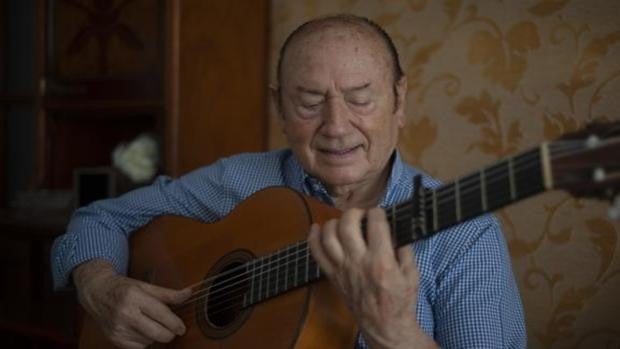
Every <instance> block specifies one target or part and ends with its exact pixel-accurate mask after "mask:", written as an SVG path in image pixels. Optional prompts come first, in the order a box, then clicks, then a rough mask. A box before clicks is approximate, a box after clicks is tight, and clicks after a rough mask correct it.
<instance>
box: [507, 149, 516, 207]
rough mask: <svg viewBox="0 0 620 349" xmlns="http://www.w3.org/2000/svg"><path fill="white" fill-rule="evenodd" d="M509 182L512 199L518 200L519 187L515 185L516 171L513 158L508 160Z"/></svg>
mask: <svg viewBox="0 0 620 349" xmlns="http://www.w3.org/2000/svg"><path fill="white" fill-rule="evenodd" d="M508 180H509V181H510V199H511V200H512V201H514V200H516V199H517V186H516V184H515V171H514V163H513V161H512V157H510V158H508Z"/></svg>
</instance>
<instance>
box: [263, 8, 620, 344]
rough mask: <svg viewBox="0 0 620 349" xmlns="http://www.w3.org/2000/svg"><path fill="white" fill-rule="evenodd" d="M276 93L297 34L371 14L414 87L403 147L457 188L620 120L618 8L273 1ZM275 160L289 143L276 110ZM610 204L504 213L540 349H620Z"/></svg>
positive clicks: (618, 272)
mask: <svg viewBox="0 0 620 349" xmlns="http://www.w3.org/2000/svg"><path fill="white" fill-rule="evenodd" d="M271 11H272V13H271V15H272V19H271V25H272V42H271V45H272V46H271V68H270V74H271V75H270V76H271V81H274V77H275V72H274V70H275V59H276V57H277V55H278V49H279V47H280V45H281V43H282V41H283V40H284V38H285V36H286V35H287V34H288V33H289V32H290V31H291V30H293V29H294V28H295V27H296V26H297V25H299V24H300V23H302V22H303V21H305V20H307V19H309V18H313V17H315V16H319V15H324V14H329V13H336V12H351V13H355V14H359V15H363V16H367V17H369V18H371V19H373V20H375V21H377V22H378V23H380V24H381V25H383V26H384V27H385V28H386V30H387V31H388V32H389V33H390V34H391V35H392V36H393V38H394V39H395V41H396V45H397V46H398V48H399V50H400V52H401V59H402V63H403V68H404V69H405V70H406V72H407V74H408V77H409V92H408V95H407V97H408V106H407V112H408V116H409V120H408V125H407V127H406V129H405V130H404V132H402V135H401V143H400V149H401V151H402V152H403V154H404V157H405V158H406V159H407V160H408V161H409V162H411V163H413V164H415V165H416V166H419V167H421V168H422V169H424V170H426V171H427V172H429V173H431V174H433V175H435V176H437V177H439V178H441V179H443V180H449V179H453V178H456V177H459V176H461V175H463V174H466V173H467V172H469V171H472V170H475V169H477V168H478V167H481V166H484V165H486V164H489V163H491V162H493V161H496V160H498V159H500V158H503V157H505V156H508V155H511V154H515V153H517V152H519V151H523V150H526V149H528V148H530V147H533V146H535V145H537V144H538V143H540V142H542V141H544V140H549V139H553V138H555V137H556V136H558V135H560V134H561V133H563V132H566V131H571V130H574V129H576V128H579V127H581V126H583V125H584V124H585V123H586V122H588V121H591V120H609V119H615V120H618V119H620V102H618V101H619V98H620V2H619V1H615V0H610V1H606V0H531V1H519V0H503V1H502V0H497V1H482V0H480V1H459V0H444V1H438V0H437V1H425V0H417V1H414V0H409V1H404V0H403V1H387V0H383V1H371V0H338V1H333V0H307V1H285V0H272V9H271ZM270 120H271V121H270V125H271V133H270V136H269V142H270V147H271V148H277V147H281V146H283V145H284V144H285V143H284V139H283V137H282V135H281V133H280V130H279V129H278V126H277V119H276V116H275V113H274V112H273V110H272V111H271V118H270ZM606 207H607V206H606V205H604V204H601V203H597V202H593V201H588V200H575V199H573V198H571V197H570V196H568V195H567V194H565V193H563V192H550V193H546V194H543V195H540V196H538V197H536V198H533V199H529V200H527V201H525V202H522V203H519V204H516V205H513V206H512V207H510V208H508V209H505V210H501V211H499V212H498V213H497V214H498V216H499V217H500V218H501V220H502V222H503V227H504V232H505V235H506V239H507V240H508V243H509V246H510V250H511V254H512V257H513V264H514V270H515V274H516V277H517V280H518V282H519V286H520V289H521V294H522V297H523V301H524V305H525V311H526V320H527V328H528V335H529V346H530V347H531V348H602V347H618V346H620V252H618V251H617V250H618V246H619V243H618V238H619V231H620V224H618V223H617V222H610V221H609V220H608V219H606V216H605V212H606Z"/></svg>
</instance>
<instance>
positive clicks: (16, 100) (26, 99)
mask: <svg viewBox="0 0 620 349" xmlns="http://www.w3.org/2000/svg"><path fill="white" fill-rule="evenodd" d="M34 102H35V97H34V96H0V104H32V103H34Z"/></svg>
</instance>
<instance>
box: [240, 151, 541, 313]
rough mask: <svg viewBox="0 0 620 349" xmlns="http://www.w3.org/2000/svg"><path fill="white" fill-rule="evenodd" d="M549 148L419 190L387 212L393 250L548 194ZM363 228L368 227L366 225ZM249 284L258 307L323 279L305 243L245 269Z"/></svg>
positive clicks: (249, 299) (249, 296) (248, 297)
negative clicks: (546, 192) (543, 193)
mask: <svg viewBox="0 0 620 349" xmlns="http://www.w3.org/2000/svg"><path fill="white" fill-rule="evenodd" d="M547 149H548V147H547V145H546V144H543V145H541V146H540V147H539V148H535V149H532V150H530V151H527V152H525V153H522V154H520V155H517V156H514V157H511V158H508V159H506V160H503V161H501V162H499V163H497V164H495V165H493V166H490V167H487V168H484V169H482V170H480V171H478V172H475V173H472V174H470V175H468V176H465V177H462V178H460V179H458V180H456V181H454V182H452V183H448V184H445V185H443V186H441V187H439V188H437V189H427V188H421V187H419V188H416V189H418V192H417V195H414V197H413V198H412V199H411V200H408V201H405V202H403V203H400V204H398V205H395V206H392V207H390V208H389V209H387V210H386V214H387V218H388V222H389V224H390V226H391V233H392V239H393V241H394V246H395V247H400V246H404V245H406V244H409V243H411V242H414V241H416V240H420V239H423V238H426V237H429V236H431V235H434V234H435V233H437V232H439V231H441V230H443V229H446V228H448V227H450V226H453V225H455V224H459V223H461V222H463V221H466V220H468V219H471V218H473V217H477V216H480V215H482V214H485V213H487V212H491V211H493V210H496V209H498V208H500V207H503V206H506V205H508V204H510V203H512V202H515V201H518V200H522V199H524V198H526V197H529V196H532V195H534V194H536V193H539V192H541V191H543V190H545V188H546V187H549V186H550V185H551V184H550V180H549V175H548V173H547V174H546V173H545V172H546V171H545V168H549V167H548V163H549V162H548V157H549V156H548V151H547ZM363 226H365V224H364V223H363ZM245 269H246V273H247V274H248V277H249V279H250V280H251V282H250V284H249V287H248V290H247V292H246V293H245V295H244V302H243V305H244V306H250V305H252V304H256V303H260V302H262V301H264V300H266V299H269V298H272V297H275V296H277V295H279V294H281V293H284V292H286V291H288V290H291V289H294V288H297V287H300V286H304V285H306V284H308V283H310V282H313V281H316V280H318V279H319V278H320V277H321V271H320V269H319V267H318V265H317V263H316V261H315V260H314V259H313V258H312V256H311V254H310V248H309V246H308V243H307V241H300V242H298V243H297V244H294V245H291V246H288V247H286V248H283V249H281V250H278V251H276V252H274V253H272V254H269V255H266V256H262V257H259V258H256V259H255V260H252V261H250V262H248V263H247V264H246V268H245Z"/></svg>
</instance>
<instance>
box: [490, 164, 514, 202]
mask: <svg viewBox="0 0 620 349" xmlns="http://www.w3.org/2000/svg"><path fill="white" fill-rule="evenodd" d="M485 178H486V183H485V184H486V191H487V193H488V194H489V195H488V197H487V203H488V206H487V209H486V211H491V210H494V209H496V208H498V207H501V206H504V205H506V204H508V203H510V202H511V200H510V180H509V174H508V163H507V162H506V161H504V162H500V163H498V164H496V165H493V166H491V167H488V168H486V169H485Z"/></svg>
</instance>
